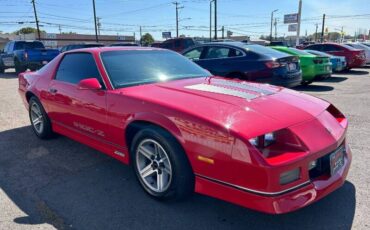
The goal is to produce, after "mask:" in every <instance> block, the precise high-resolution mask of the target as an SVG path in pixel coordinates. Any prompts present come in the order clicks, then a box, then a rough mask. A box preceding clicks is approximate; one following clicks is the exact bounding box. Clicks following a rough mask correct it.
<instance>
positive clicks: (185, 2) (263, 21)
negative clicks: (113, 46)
mask: <svg viewBox="0 0 370 230" xmlns="http://www.w3.org/2000/svg"><path fill="white" fill-rule="evenodd" d="M35 1H36V9H37V13H38V17H39V21H40V25H42V27H41V29H42V30H45V31H47V32H48V33H59V32H60V31H62V32H70V31H71V32H78V33H84V34H94V16H93V6H92V0H63V1H60V0H35ZM95 1H96V14H97V17H99V18H100V19H99V20H100V23H101V31H100V33H101V34H113V35H122V36H123V35H133V34H134V33H135V35H136V38H138V36H139V33H140V26H141V28H142V33H147V32H149V33H151V34H152V35H153V36H154V38H155V39H156V40H162V32H166V31H170V32H171V33H172V36H174V35H175V34H176V20H175V19H176V10H175V5H174V4H173V2H174V1H176V0H172V1H168V0H152V1H148V0H147V1H145V0H95ZM177 1H178V2H179V6H180V7H181V9H179V34H180V35H186V36H204V37H209V23H210V21H209V20H210V19H209V6H210V4H209V0H177ZM302 1H303V4H302V26H301V35H305V34H306V31H307V34H312V33H314V32H315V29H316V24H318V28H319V29H318V30H319V31H320V30H321V23H322V15H323V14H324V13H325V14H326V15H327V20H326V26H325V27H328V30H329V32H332V31H339V30H341V29H342V27H343V30H344V32H345V33H346V34H351V35H353V34H354V33H355V32H358V31H359V30H362V31H367V32H368V31H369V29H370V0H350V1H349V0H302ZM30 2H31V0H0V31H2V32H13V31H15V30H18V29H20V28H21V27H25V26H31V27H35V24H34V23H33V22H34V21H35V19H34V12H33V8H32V4H31V3H30ZM298 2H299V0H217V5H218V7H217V8H218V14H217V15H218V20H217V21H218V29H221V27H222V26H224V28H225V36H226V31H232V32H233V35H248V36H251V37H259V36H260V35H269V33H270V20H271V12H272V11H273V10H276V9H277V10H278V11H277V12H276V13H275V17H276V20H277V35H278V36H289V35H295V33H294V32H288V26H287V25H286V24H283V16H284V14H290V13H296V12H298ZM19 22H23V23H24V24H18V23H19ZM212 23H213V22H212ZM218 36H219V37H220V36H221V32H218Z"/></svg>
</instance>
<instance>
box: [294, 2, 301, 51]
mask: <svg viewBox="0 0 370 230" xmlns="http://www.w3.org/2000/svg"><path fill="white" fill-rule="evenodd" d="M301 14H302V0H299V6H298V26H297V37H296V40H295V45H296V46H298V45H299V34H300V32H301Z"/></svg>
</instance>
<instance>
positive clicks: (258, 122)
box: [19, 47, 351, 214]
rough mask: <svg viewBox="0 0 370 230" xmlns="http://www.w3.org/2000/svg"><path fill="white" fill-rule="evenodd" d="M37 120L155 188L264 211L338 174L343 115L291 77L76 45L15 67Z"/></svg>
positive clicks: (342, 169)
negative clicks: (225, 74) (274, 81)
mask: <svg viewBox="0 0 370 230" xmlns="http://www.w3.org/2000/svg"><path fill="white" fill-rule="evenodd" d="M19 93H20V95H21V97H22V99H23V101H24V104H25V106H26V107H27V109H28V111H29V116H30V120H31V124H32V129H33V130H34V132H35V134H36V135H37V136H38V137H40V138H42V139H45V138H50V137H52V136H53V134H54V133H59V134H62V135H65V136H67V137H70V138H72V139H74V140H76V141H79V142H81V143H84V144H86V145H88V146H91V147H93V148H95V149H98V150H100V151H101V152H103V153H106V154H108V155H110V156H112V157H114V158H116V159H118V160H120V161H122V162H123V163H126V164H129V163H130V164H131V165H132V166H133V168H134V171H135V173H136V176H137V178H138V181H139V182H140V184H141V186H142V187H143V188H144V190H145V191H146V192H147V193H148V194H150V195H151V196H152V197H155V198H157V199H162V200H168V199H181V198H185V197H186V196H188V195H190V194H192V193H193V192H194V191H195V192H198V193H201V194H206V195H209V196H212V197H216V198H219V199H222V200H226V201H229V202H232V203H235V204H238V205H242V206H244V207H248V208H252V209H255V210H259V211H262V212H267V213H275V214H276V213H286V212H291V211H294V210H296V209H299V208H302V207H304V206H307V205H309V204H311V203H313V202H315V201H317V200H319V199H320V198H322V197H324V196H326V195H328V194H329V193H330V192H332V191H334V190H335V189H337V188H339V187H340V186H341V185H342V184H343V183H344V181H345V178H346V176H347V173H348V170H349V167H350V162H351V151H350V149H349V146H348V144H347V140H346V130H347V119H346V118H345V117H344V116H343V114H342V113H341V112H340V111H339V110H338V109H336V108H335V107H334V106H333V105H331V104H330V103H328V102H326V101H322V100H320V99H317V98H314V97H311V96H308V95H305V94H302V93H299V92H296V91H292V90H289V89H285V88H281V87H276V86H271V85H266V84H257V83H249V82H245V81H240V80H230V79H226V78H222V77H215V76H210V74H209V72H207V71H206V70H204V69H202V68H200V67H199V66H197V65H196V64H194V63H193V62H191V61H189V60H188V59H187V58H185V57H183V56H181V55H180V54H177V53H175V52H173V51H169V50H162V49H157V48H140V47H120V48H118V47H104V48H89V49H81V50H73V51H69V52H65V53H62V54H60V55H59V56H58V57H56V58H55V59H54V60H53V61H52V62H50V63H49V64H47V65H46V66H44V67H43V68H42V69H41V70H39V71H37V72H25V73H21V74H20V75H19Z"/></svg>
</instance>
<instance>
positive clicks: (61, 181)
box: [0, 127, 356, 230]
mask: <svg viewBox="0 0 370 230" xmlns="http://www.w3.org/2000/svg"><path fill="white" fill-rule="evenodd" d="M0 148H1V153H0V188H1V189H2V190H3V191H5V193H6V194H7V196H8V197H9V198H10V199H11V201H12V202H14V203H15V204H16V205H17V206H18V207H19V208H20V209H21V210H22V211H23V212H24V213H26V216H17V217H15V218H14V219H13V221H14V222H15V223H16V224H22V225H37V224H42V223H48V224H51V225H53V226H54V227H56V228H57V229H105V230H108V229H143V230H145V229H151V230H152V229H178V230H180V229H216V230H217V229H317V228H320V229H339V228H340V229H350V228H351V226H352V222H353V218H354V213H355V205H356V197H355V194H356V189H355V187H354V185H353V184H351V183H350V182H346V183H345V184H344V186H343V187H341V188H340V189H338V190H337V191H335V192H333V193H332V194H330V195H329V196H328V197H326V198H324V199H322V200H320V201H319V202H317V203H314V204H312V205H310V206H308V207H306V208H303V209H301V210H299V211H296V212H293V213H289V214H284V215H268V214H263V213H259V212H255V211H252V210H249V209H246V208H242V207H239V206H236V205H233V204H230V203H227V202H223V201H221V200H217V199H213V198H210V197H206V196H202V195H196V194H195V195H194V196H192V197H190V198H189V199H188V200H186V201H183V202H168V203H167V202H159V201H156V200H153V199H151V198H150V197H149V196H148V195H146V194H145V192H144V191H143V190H142V189H141V188H140V187H139V185H138V183H137V182H136V179H135V176H134V174H133V172H132V170H131V168H130V167H128V166H125V165H122V164H121V163H120V162H118V161H116V160H114V159H111V158H110V157H108V156H105V155H104V154H101V153H99V152H97V151H95V150H92V149H90V148H88V147H86V146H84V145H82V144H79V143H77V142H74V141H72V140H70V139H68V138H65V137H57V138H55V139H52V140H48V141H42V140H39V139H37V138H36V137H35V135H34V134H33V133H32V130H31V128H30V127H22V128H17V129H12V130H7V131H3V132H0Z"/></svg>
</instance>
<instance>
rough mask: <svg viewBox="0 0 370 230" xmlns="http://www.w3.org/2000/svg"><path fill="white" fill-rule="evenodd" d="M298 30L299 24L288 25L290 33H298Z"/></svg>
mask: <svg viewBox="0 0 370 230" xmlns="http://www.w3.org/2000/svg"><path fill="white" fill-rule="evenodd" d="M297 28H298V24H289V25H288V32H296V31H297Z"/></svg>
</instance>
